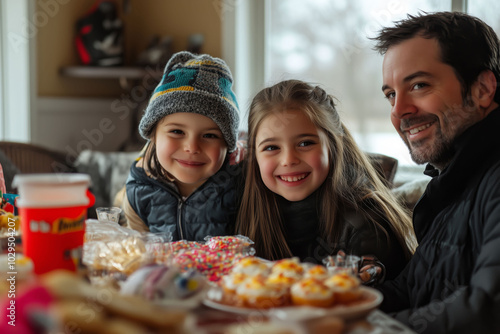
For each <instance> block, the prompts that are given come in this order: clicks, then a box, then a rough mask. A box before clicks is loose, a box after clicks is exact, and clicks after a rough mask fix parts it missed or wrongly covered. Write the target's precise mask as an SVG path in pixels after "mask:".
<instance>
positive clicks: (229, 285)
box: [221, 272, 249, 298]
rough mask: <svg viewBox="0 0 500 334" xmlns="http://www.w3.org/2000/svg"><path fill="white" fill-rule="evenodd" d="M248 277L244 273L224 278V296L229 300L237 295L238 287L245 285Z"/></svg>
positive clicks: (222, 283)
mask: <svg viewBox="0 0 500 334" xmlns="http://www.w3.org/2000/svg"><path fill="white" fill-rule="evenodd" d="M248 277H249V276H248V275H246V274H244V273H238V272H236V273H231V274H229V275H226V276H224V277H222V280H221V286H222V290H223V291H224V295H225V296H227V297H228V298H232V297H233V296H235V295H236V289H237V288H238V286H240V285H241V284H243V282H244V281H245V280H246V279H248Z"/></svg>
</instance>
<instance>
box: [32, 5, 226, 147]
mask: <svg viewBox="0 0 500 334" xmlns="http://www.w3.org/2000/svg"><path fill="white" fill-rule="evenodd" d="M50 2H52V4H57V6H55V5H54V6H52V7H47V6H44V5H43V4H44V3H45V4H47V3H50ZM94 3H95V0H65V1H62V0H52V1H37V7H36V13H35V14H36V15H38V17H41V16H42V15H45V16H46V17H49V19H48V20H47V21H46V24H43V25H39V26H38V34H37V37H36V38H37V55H36V59H37V85H38V103H37V110H36V111H34V112H36V113H37V115H36V116H37V119H38V121H39V124H38V128H37V131H34V134H35V135H34V138H33V140H32V141H33V142H36V143H38V144H41V145H43V146H46V147H49V148H53V149H58V150H62V151H66V152H69V151H73V152H74V151H75V150H76V151H78V150H79V148H91V149H95V150H100V151H112V150H117V149H120V148H124V143H126V142H127V140H128V139H130V138H132V137H134V136H135V135H136V134H137V130H136V124H135V123H134V122H136V119H137V118H139V117H140V113H141V110H143V108H144V105H145V103H146V102H147V99H148V96H146V95H144V94H142V95H141V96H139V95H137V96H134V95H132V94H131V92H134V90H133V89H134V88H142V89H136V90H135V91H136V92H139V91H140V92H141V93H142V92H143V91H144V89H143V87H144V86H145V83H144V81H140V80H139V81H135V82H128V84H129V87H128V88H126V89H124V88H122V87H121V86H120V84H119V81H118V80H117V79H90V78H73V77H66V76H63V75H61V74H60V70H61V68H62V67H65V66H75V65H79V64H80V61H79V59H78V56H77V53H76V50H75V46H74V32H75V23H76V21H77V20H78V18H80V17H81V16H82V15H84V14H85V13H86V12H87V11H88V10H89V9H90V8H91V7H92V5H93V4H94ZM116 3H117V5H118V9H119V15H120V17H121V18H122V20H123V22H124V29H125V30H124V31H125V62H126V64H125V65H126V66H134V65H135V62H136V59H137V56H138V55H139V53H140V52H141V51H143V50H144V49H145V48H146V47H147V45H148V44H149V42H150V40H151V39H152V37H153V35H155V34H158V35H159V36H171V37H172V47H173V51H174V52H175V51H180V50H184V49H185V48H186V46H187V41H188V37H189V36H190V35H191V34H194V33H201V34H203V35H204V39H205V43H204V47H203V49H202V52H206V53H209V54H212V55H213V56H217V57H220V56H221V24H222V22H221V19H220V14H221V13H220V11H219V2H218V0H217V1H211V0H182V1H167V0H129V4H130V6H129V11H124V8H123V3H122V1H116ZM149 86H151V84H149ZM148 88H149V87H148ZM87 108H91V110H90V109H87ZM103 119H107V120H109V121H110V122H111V123H112V125H113V126H112V128H113V131H111V132H109V133H105V132H104V131H101V126H100V124H101V123H102V121H103ZM99 131H100V132H101V133H100V135H98V132H99ZM89 134H94V137H92V136H90V135H89ZM98 139H99V140H98ZM135 148H136V147H128V149H135Z"/></svg>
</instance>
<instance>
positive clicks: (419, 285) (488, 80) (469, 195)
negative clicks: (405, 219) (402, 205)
mask: <svg viewBox="0 0 500 334" xmlns="http://www.w3.org/2000/svg"><path fill="white" fill-rule="evenodd" d="M375 40H376V41H377V46H376V49H377V50H378V51H379V52H380V53H381V54H384V63H383V87H382V90H383V92H384V94H385V96H386V97H387V99H388V100H389V102H390V104H391V120H392V123H393V125H394V127H395V128H396V130H397V131H398V133H399V135H400V136H401V138H402V139H403V141H404V142H405V143H406V145H407V146H408V148H409V150H410V153H411V156H412V159H413V160H414V161H415V162H416V163H419V164H422V163H428V165H427V167H426V170H425V174H427V175H429V176H431V177H432V180H431V181H430V182H429V184H428V186H427V189H426V191H425V193H424V194H423V195H422V197H421V199H420V200H419V202H418V203H417V205H416V207H415V208H414V214H413V226H414V229H415V233H416V236H417V240H418V242H419V246H418V248H417V250H416V252H415V254H414V256H413V258H412V260H411V261H410V263H409V264H408V265H407V267H406V268H405V269H404V270H403V272H402V273H401V274H400V275H399V276H398V277H397V278H396V279H394V280H393V281H388V282H386V283H385V284H384V285H383V286H382V287H381V288H380V290H381V291H382V292H383V293H384V302H383V305H382V310H384V311H386V312H389V313H391V314H392V315H393V316H394V317H395V318H396V319H398V320H400V321H402V322H404V323H406V324H408V325H409V326H410V327H412V328H413V329H414V330H415V331H417V332H419V333H424V332H425V333H493V332H495V333H498V332H500V135H499V132H500V131H499V129H500V110H499V107H498V106H499V103H500V89H499V88H498V83H499V82H500V59H499V58H500V45H499V41H498V37H497V36H496V34H495V33H494V31H493V30H492V29H491V28H490V27H489V26H487V25H486V24H485V23H484V22H482V21H480V20H479V19H477V18H474V17H471V16H469V15H466V14H463V13H449V12H442V13H434V14H428V15H418V16H408V18H407V19H406V20H403V21H400V22H397V23H396V26H395V27H391V28H384V29H382V30H381V31H380V33H379V35H378V36H377V37H376V38H375Z"/></svg>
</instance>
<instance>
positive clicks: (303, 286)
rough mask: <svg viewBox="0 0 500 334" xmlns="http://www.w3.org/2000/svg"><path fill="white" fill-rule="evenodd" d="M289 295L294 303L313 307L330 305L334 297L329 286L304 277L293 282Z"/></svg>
mask: <svg viewBox="0 0 500 334" xmlns="http://www.w3.org/2000/svg"><path fill="white" fill-rule="evenodd" d="M290 295H291V298H292V303H293V304H294V305H307V306H315V307H330V306H332V304H333V302H334V298H335V297H334V294H333V291H332V290H331V289H330V288H328V287H327V286H326V285H325V284H323V282H321V281H319V280H317V279H314V278H304V279H302V280H300V281H298V282H297V283H295V284H293V285H292V287H291V289H290Z"/></svg>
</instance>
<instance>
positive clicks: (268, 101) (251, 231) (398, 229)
mask: <svg viewBox="0 0 500 334" xmlns="http://www.w3.org/2000/svg"><path fill="white" fill-rule="evenodd" d="M290 109H294V110H301V111H303V112H304V113H305V114H306V115H307V116H308V117H309V118H310V120H311V121H312V122H313V124H314V125H315V126H316V128H317V129H318V130H319V131H321V132H323V133H324V134H325V135H326V137H327V146H328V149H329V161H330V169H329V173H328V176H327V178H326V180H325V182H324V183H323V184H322V185H321V186H320V188H319V189H318V195H319V197H318V198H319V201H320V202H319V206H318V210H319V215H318V216H319V220H320V221H319V223H320V231H321V237H322V238H323V239H324V240H326V241H327V242H328V243H330V242H331V243H333V244H337V243H338V241H339V239H340V233H341V231H342V226H340V224H342V222H343V220H342V219H341V218H342V215H343V213H345V212H346V211H347V210H354V211H356V212H362V213H366V217H367V218H368V219H369V221H371V223H373V224H374V225H375V226H376V227H377V230H379V231H380V232H382V234H383V235H385V237H387V238H388V234H387V231H386V230H385V229H384V228H383V227H382V226H381V225H380V224H379V223H378V222H377V221H381V220H385V221H386V222H387V223H388V225H389V226H390V229H391V230H392V232H393V233H394V234H395V235H396V237H397V239H398V241H399V243H400V244H401V246H402V248H403V250H404V252H405V255H406V256H407V257H408V258H409V257H410V256H411V254H412V253H413V251H414V250H415V247H416V241H415V238H414V234H413V229H412V226H411V218H410V216H409V213H408V211H407V210H405V209H404V208H403V207H402V206H401V205H400V204H399V202H398V201H397V199H396V198H395V196H394V195H393V194H392V193H391V191H390V190H389V189H388V187H387V186H386V185H385V184H384V183H383V181H382V180H381V179H380V178H379V176H378V174H377V172H376V170H375V169H374V167H373V165H372V164H371V163H370V161H369V159H368V157H367V156H366V154H365V153H364V152H362V151H361V150H360V148H359V147H358V146H357V144H356V142H355V141H354V139H353V137H352V136H351V134H350V133H349V131H348V130H347V128H346V127H345V126H344V125H343V124H342V122H341V120H340V117H339V114H338V112H337V110H336V109H335V103H334V101H333V98H332V97H331V96H330V95H328V94H327V93H326V92H325V91H324V90H323V89H322V88H320V87H313V86H311V85H309V84H307V83H305V82H302V81H299V80H287V81H282V82H280V83H278V84H276V85H274V86H271V87H268V88H265V89H263V90H262V91H260V92H259V93H258V94H257V95H256V96H255V97H254V99H253V101H252V104H251V106H250V114H249V117H248V157H247V159H248V160H247V167H246V179H245V191H244V194H243V197H242V202H241V206H240V210H239V212H238V218H237V224H236V230H237V231H238V233H241V234H243V235H246V236H248V237H249V238H251V239H252V240H254V241H255V248H256V250H257V255H259V256H262V257H264V258H267V259H272V260H274V259H280V258H285V257H290V256H292V254H291V252H290V249H289V247H288V245H287V242H286V239H285V233H284V231H283V222H282V220H281V217H280V213H279V207H278V203H277V200H276V199H277V196H278V195H276V194H275V193H273V192H272V191H270V190H269V189H268V188H267V187H266V186H265V185H264V183H263V181H262V178H261V175H260V170H259V166H258V164H257V159H256V152H255V136H256V134H257V130H258V129H259V125H260V124H261V122H262V120H263V119H264V118H265V117H267V116H268V115H270V114H272V113H279V112H283V111H286V110H290ZM283 119H285V118H283ZM367 203H370V204H367ZM367 205H368V206H369V208H370V210H371V212H370V213H367V210H366V209H367V207H368V206H367ZM360 255H362V254H360Z"/></svg>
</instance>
